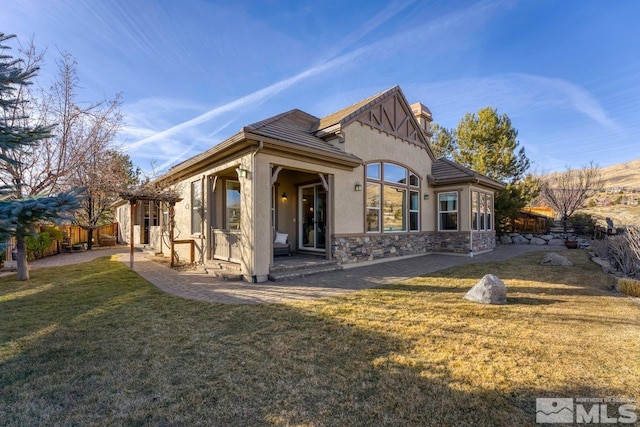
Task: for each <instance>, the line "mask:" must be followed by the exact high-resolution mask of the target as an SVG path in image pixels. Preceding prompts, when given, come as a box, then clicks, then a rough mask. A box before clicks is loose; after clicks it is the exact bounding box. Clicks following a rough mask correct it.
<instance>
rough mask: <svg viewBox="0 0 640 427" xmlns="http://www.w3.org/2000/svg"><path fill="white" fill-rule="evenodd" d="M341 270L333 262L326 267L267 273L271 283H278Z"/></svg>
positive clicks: (340, 267)
mask: <svg viewBox="0 0 640 427" xmlns="http://www.w3.org/2000/svg"><path fill="white" fill-rule="evenodd" d="M338 270H342V266H340V265H337V264H336V263H335V262H332V263H331V264H327V265H320V266H315V267H306V268H297V269H291V268H290V269H286V270H283V271H278V272H273V271H272V272H271V273H269V280H271V281H272V282H278V281H282V280H292V279H299V278H301V277H305V276H311V275H314V274H322V273H329V272H331V271H338Z"/></svg>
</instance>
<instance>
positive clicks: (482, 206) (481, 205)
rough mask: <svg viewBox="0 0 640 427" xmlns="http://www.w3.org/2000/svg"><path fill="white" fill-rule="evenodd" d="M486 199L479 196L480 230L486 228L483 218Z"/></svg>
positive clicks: (484, 196)
mask: <svg viewBox="0 0 640 427" xmlns="http://www.w3.org/2000/svg"><path fill="white" fill-rule="evenodd" d="M486 197H487V196H486V195H485V194H480V230H484V229H485V228H486V226H485V221H486V216H485V202H486Z"/></svg>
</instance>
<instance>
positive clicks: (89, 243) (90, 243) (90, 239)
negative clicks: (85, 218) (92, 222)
mask: <svg viewBox="0 0 640 427" xmlns="http://www.w3.org/2000/svg"><path fill="white" fill-rule="evenodd" d="M92 246H93V227H90V228H89V229H88V230H87V249H88V250H91V247H92Z"/></svg>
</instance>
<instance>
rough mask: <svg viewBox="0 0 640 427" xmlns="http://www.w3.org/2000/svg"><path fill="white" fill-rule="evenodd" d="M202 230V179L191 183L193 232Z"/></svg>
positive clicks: (196, 232)
mask: <svg viewBox="0 0 640 427" xmlns="http://www.w3.org/2000/svg"><path fill="white" fill-rule="evenodd" d="M200 232H202V191H201V187H200V181H193V182H192V183H191V233H192V234H198V233H200Z"/></svg>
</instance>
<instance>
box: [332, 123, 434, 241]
mask: <svg viewBox="0 0 640 427" xmlns="http://www.w3.org/2000/svg"><path fill="white" fill-rule="evenodd" d="M342 134H343V135H344V139H345V142H344V150H345V151H346V152H348V153H351V154H354V155H356V156H358V157H359V158H361V159H362V160H363V161H364V162H365V163H368V162H371V161H389V162H393V163H398V164H400V165H403V166H406V167H408V168H409V169H412V170H413V171H414V172H415V173H416V174H417V175H418V176H419V177H420V179H421V182H420V190H421V196H420V203H421V220H420V224H421V229H422V231H433V230H435V227H436V222H435V220H436V218H435V215H434V211H433V207H435V205H434V204H433V198H434V193H433V190H432V189H431V188H429V186H428V184H427V175H428V174H430V173H431V165H432V161H431V158H430V157H429V154H428V153H427V150H426V149H425V148H421V147H419V146H417V145H415V144H412V143H409V142H406V141H404V140H402V139H399V138H396V137H393V136H391V135H388V134H386V133H383V132H380V131H378V130H376V129H372V128H371V127H369V126H367V125H363V124H361V123H360V122H357V121H356V122H353V123H351V124H349V125H348V126H346V127H345V128H344V129H343V130H342ZM356 181H359V182H360V183H361V184H362V185H363V187H364V184H365V181H366V178H365V170H364V167H359V168H357V169H356V170H354V172H353V173H349V174H347V175H345V176H340V175H338V174H336V215H338V218H340V221H338V224H336V234H347V233H364V229H365V228H364V211H363V210H364V198H365V191H364V188H363V191H361V192H358V193H356V194H354V190H353V188H354V185H355V182H356ZM425 194H429V200H424V197H423V196H424V195H425Z"/></svg>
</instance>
